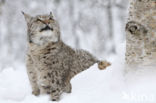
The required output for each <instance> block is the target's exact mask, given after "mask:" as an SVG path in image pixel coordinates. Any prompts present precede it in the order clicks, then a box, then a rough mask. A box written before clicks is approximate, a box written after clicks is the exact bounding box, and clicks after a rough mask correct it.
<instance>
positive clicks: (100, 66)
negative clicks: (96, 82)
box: [98, 61, 111, 70]
mask: <svg viewBox="0 0 156 103" xmlns="http://www.w3.org/2000/svg"><path fill="white" fill-rule="evenodd" d="M110 65H111V63H109V62H107V61H100V62H99V63H98V68H99V69H100V70H104V69H105V68H106V67H108V66H110Z"/></svg>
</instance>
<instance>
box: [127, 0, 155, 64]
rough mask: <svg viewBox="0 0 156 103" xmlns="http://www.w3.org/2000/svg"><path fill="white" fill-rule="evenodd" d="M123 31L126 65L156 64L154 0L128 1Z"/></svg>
mask: <svg viewBox="0 0 156 103" xmlns="http://www.w3.org/2000/svg"><path fill="white" fill-rule="evenodd" d="M125 30H126V57H125V59H126V64H127V65H128V66H133V67H137V66H145V65H153V64H156V0H130V8H129V19H128V22H127V24H126V29H125Z"/></svg>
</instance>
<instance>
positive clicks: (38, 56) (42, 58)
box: [23, 12, 110, 101]
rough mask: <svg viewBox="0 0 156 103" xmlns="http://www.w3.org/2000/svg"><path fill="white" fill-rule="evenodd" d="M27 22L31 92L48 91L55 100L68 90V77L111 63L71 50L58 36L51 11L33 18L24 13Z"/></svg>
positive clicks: (68, 91)
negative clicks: (92, 67)
mask: <svg viewBox="0 0 156 103" xmlns="http://www.w3.org/2000/svg"><path fill="white" fill-rule="evenodd" d="M23 15H24V17H25V20H26V22H27V30H28V31H27V36H28V40H27V41H28V50H27V55H26V56H27V59H26V62H27V63H26V67H27V73H28V77H29V80H30V83H31V86H32V94H34V95H36V96H37V95H39V94H50V97H51V100H52V101H58V100H59V99H60V96H61V94H62V93H63V92H66V93H71V89H72V87H71V83H70V80H71V79H72V78H73V77H74V76H75V75H77V74H78V73H80V72H82V71H84V70H86V69H88V68H89V67H90V66H92V65H93V64H95V63H98V67H99V69H101V70H102V69H105V68H106V67H107V66H109V65H110V63H109V62H107V61H100V60H98V59H96V58H95V57H94V56H92V55H91V54H90V53H89V52H87V51H84V50H74V49H72V48H71V47H69V46H68V45H66V44H65V43H63V41H62V40H61V38H60V28H59V25H58V23H57V21H56V20H55V19H54V17H53V15H52V13H50V14H49V15H37V16H35V17H32V16H30V15H28V14H26V13H24V12H23Z"/></svg>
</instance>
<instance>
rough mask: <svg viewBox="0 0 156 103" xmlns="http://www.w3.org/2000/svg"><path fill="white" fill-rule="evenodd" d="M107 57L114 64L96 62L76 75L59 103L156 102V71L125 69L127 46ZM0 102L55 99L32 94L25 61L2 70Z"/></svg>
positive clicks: (39, 102) (35, 102)
mask: <svg viewBox="0 0 156 103" xmlns="http://www.w3.org/2000/svg"><path fill="white" fill-rule="evenodd" d="M118 50H119V51H118V55H116V56H112V57H110V58H108V59H109V60H110V61H112V66H110V67H108V68H107V69H106V70H103V71H101V70H98V68H97V64H95V65H94V66H92V67H90V69H88V70H86V71H84V72H82V73H80V74H79V75H77V76H76V77H74V78H73V79H72V81H71V83H72V93H71V94H63V95H62V97H61V100H60V101H59V102H58V103H156V82H155V81H156V71H155V70H154V69H148V68H146V69H143V70H137V71H136V72H135V71H131V70H129V72H128V73H126V72H125V71H124V46H123V45H121V47H119V49H118ZM0 103H56V102H52V101H49V96H48V95H41V96H39V97H36V96H33V95H32V94H31V87H30V84H29V80H28V77H27V74H26V69H25V66H24V64H22V63H18V64H17V65H16V66H15V67H8V68H5V69H3V71H1V72H0Z"/></svg>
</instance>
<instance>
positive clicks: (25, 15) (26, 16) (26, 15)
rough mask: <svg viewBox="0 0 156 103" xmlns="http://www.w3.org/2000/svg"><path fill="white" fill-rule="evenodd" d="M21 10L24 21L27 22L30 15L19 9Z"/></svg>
mask: <svg viewBox="0 0 156 103" xmlns="http://www.w3.org/2000/svg"><path fill="white" fill-rule="evenodd" d="M21 12H22V14H23V15H24V17H25V20H26V22H27V23H29V22H30V20H31V18H32V17H31V16H30V15H29V14H26V13H24V12H23V11H21Z"/></svg>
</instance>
